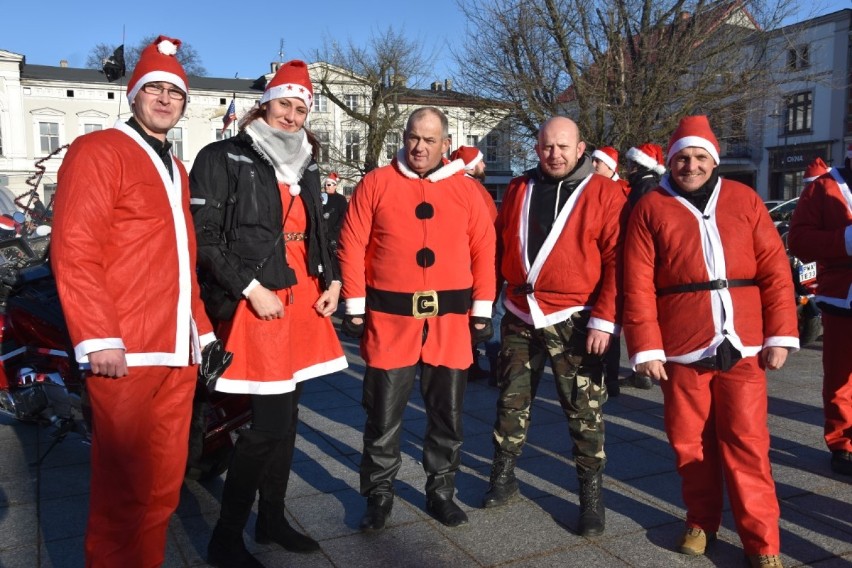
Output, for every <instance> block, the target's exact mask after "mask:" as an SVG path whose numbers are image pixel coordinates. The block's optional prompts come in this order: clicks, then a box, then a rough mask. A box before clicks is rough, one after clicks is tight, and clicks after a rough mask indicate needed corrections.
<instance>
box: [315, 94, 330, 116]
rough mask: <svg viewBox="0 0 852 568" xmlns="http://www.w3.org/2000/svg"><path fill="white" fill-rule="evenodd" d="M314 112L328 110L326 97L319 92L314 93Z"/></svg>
mask: <svg viewBox="0 0 852 568" xmlns="http://www.w3.org/2000/svg"><path fill="white" fill-rule="evenodd" d="M314 112H328V97H326V96H325V95H323V94H320V93H316V94H315V95H314Z"/></svg>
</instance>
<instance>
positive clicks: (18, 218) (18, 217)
mask: <svg viewBox="0 0 852 568" xmlns="http://www.w3.org/2000/svg"><path fill="white" fill-rule="evenodd" d="M12 220H13V221H15V223H23V222H24V221H26V220H27V216H26V215H24V214H23V213H21V212H20V211H15V212H14V213H12Z"/></svg>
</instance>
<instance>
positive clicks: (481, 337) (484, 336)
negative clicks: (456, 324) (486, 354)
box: [470, 316, 494, 345]
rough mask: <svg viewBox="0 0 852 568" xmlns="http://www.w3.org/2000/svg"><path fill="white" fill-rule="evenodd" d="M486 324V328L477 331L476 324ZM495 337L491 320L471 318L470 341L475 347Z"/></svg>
mask: <svg viewBox="0 0 852 568" xmlns="http://www.w3.org/2000/svg"><path fill="white" fill-rule="evenodd" d="M480 323H484V324H485V327H483V328H482V329H476V324H480ZM492 335H494V326H493V325H491V318H484V317H482V316H470V341H471V343H473V344H474V345H476V344H478V343H484V342H486V341H488V340H489V339H491V336H492Z"/></svg>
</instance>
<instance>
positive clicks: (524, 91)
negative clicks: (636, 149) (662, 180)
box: [456, 0, 790, 148]
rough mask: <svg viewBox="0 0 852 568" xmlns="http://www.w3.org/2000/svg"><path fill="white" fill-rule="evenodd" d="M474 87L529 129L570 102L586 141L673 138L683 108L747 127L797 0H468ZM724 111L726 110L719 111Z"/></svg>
mask: <svg viewBox="0 0 852 568" xmlns="http://www.w3.org/2000/svg"><path fill="white" fill-rule="evenodd" d="M458 2H459V6H460V8H461V10H462V11H463V13H464V14H465V16H466V18H467V20H468V23H469V32H468V35H469V36H470V37H472V38H475V40H474V41H469V42H467V45H468V46H469V48H468V49H463V50H462V51H461V52H459V53H457V54H456V57H457V58H458V59H459V60H464V61H465V62H466V63H465V66H464V67H465V69H466V70H467V72H466V75H465V76H464V77H461V78H459V81H460V83H461V84H462V85H463V88H464V89H466V90H468V91H469V92H473V93H475V94H478V95H480V96H484V97H488V98H496V99H499V100H504V101H506V102H508V103H509V104H510V105H511V107H512V109H513V118H514V121H515V125H516V128H517V129H518V131H520V133H522V134H526V135H528V136H533V135H535V134H536V132H537V130H538V126H539V125H540V124H541V123H542V121H544V120H545V119H547V118H548V117H550V116H553V115H555V114H558V113H559V111H560V110H561V111H563V112H564V111H565V110H567V111H568V112H569V113H570V114H571V116H572V117H573V118H575V120H576V121H577V123H578V124H579V126H580V129H581V132H582V133H583V135H584V138H585V139H586V140H589V141H590V142H592V143H594V144H600V145H602V144H607V145H614V146H616V147H621V148H624V147H627V146H629V145H633V144H639V143H642V142H646V141H654V142H658V143H665V142H666V137H667V136H668V134H669V133H670V132H671V131H672V130H673V128H674V126H675V125H676V123H677V121H678V119H679V118H680V116H683V115H684V114H691V113H697V112H701V113H706V114H709V115H711V120H713V122H714V124H719V123H720V121H721V120H723V121H724V123H725V125H724V127H722V125H721V124H719V126H720V128H723V129H724V130H726V131H729V132H730V136H731V137H737V136H741V135H742V132H741V130H742V129H743V128H744V127H745V126H744V125H745V122H746V117H747V116H748V114H749V113H750V112H753V109H754V107H755V105H754V104H752V103H755V101H758V100H760V99H762V98H764V97H766V95H767V92H768V90H769V89H770V85H771V77H770V75H769V65H768V62H767V61H766V48H765V43H766V38H765V36H766V34H765V33H763V30H766V29H771V28H773V27H775V26H777V25H778V23H779V22H780V21H781V19H782V18H783V17H784V16H785V15H787V14H788V13H789V11H790V7H789V3H788V0H771V1H770V0H722V1H716V2H705V1H704V0H697V1H694V0H690V1H687V0H493V1H492V2H491V3H489V4H487V5H484V4H482V3H480V2H476V1H475V0H458ZM714 115H715V116H714Z"/></svg>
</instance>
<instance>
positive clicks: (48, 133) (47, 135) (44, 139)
mask: <svg viewBox="0 0 852 568" xmlns="http://www.w3.org/2000/svg"><path fill="white" fill-rule="evenodd" d="M38 134H39V140H40V141H41V153H42V154H50V153H51V152H55V151H56V149H57V148H59V123H58V122H39V123H38Z"/></svg>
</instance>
